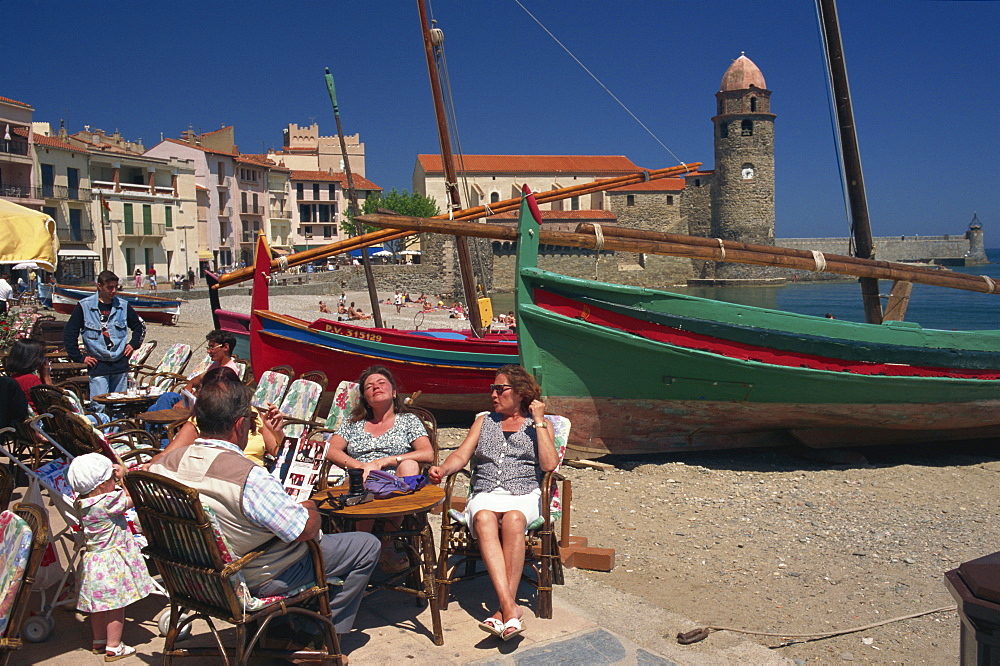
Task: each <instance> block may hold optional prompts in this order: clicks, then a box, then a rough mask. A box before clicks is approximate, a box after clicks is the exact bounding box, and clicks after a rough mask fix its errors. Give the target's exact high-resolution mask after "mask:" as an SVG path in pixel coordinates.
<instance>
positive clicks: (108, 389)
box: [90, 372, 128, 413]
mask: <svg viewBox="0 0 1000 666" xmlns="http://www.w3.org/2000/svg"><path fill="white" fill-rule="evenodd" d="M127 384H128V373H127V372H119V373H118V374H114V375H98V376H96V377H95V376H91V378H90V395H91V396H95V395H103V394H105V393H124V392H125V388H126V386H127ZM93 410H94V411H95V412H98V413H100V412H103V411H104V405H102V404H100V403H97V402H95V403H93Z"/></svg>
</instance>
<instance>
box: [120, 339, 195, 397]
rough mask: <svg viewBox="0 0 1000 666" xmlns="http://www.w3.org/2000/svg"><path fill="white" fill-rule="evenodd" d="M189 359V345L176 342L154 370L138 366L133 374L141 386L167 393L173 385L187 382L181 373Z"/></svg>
mask: <svg viewBox="0 0 1000 666" xmlns="http://www.w3.org/2000/svg"><path fill="white" fill-rule="evenodd" d="M190 358H191V345H189V344H185V343H183V342H177V343H175V344H172V345H170V347H169V348H168V349H167V351H166V352H164V354H163V359H162V360H161V361H160V364H159V365H157V366H156V367H155V368H153V369H152V370H150V368H149V366H146V365H140V366H137V367H136V368H135V371H134V374H135V376H136V379H138V380H139V383H141V384H146V385H148V386H155V387H157V388H161V389H163V390H164V391H169V390H170V389H171V388H172V387H173V386H174V384H177V383H182V382H186V381H187V377H185V376H184V374H183V373H184V368H185V366H187V363H188V360H189V359H190Z"/></svg>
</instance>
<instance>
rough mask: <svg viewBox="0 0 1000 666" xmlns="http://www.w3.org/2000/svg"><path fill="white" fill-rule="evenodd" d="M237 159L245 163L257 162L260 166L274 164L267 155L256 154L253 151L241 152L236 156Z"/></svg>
mask: <svg viewBox="0 0 1000 666" xmlns="http://www.w3.org/2000/svg"><path fill="white" fill-rule="evenodd" d="M236 161H237V162H241V163H244V164H256V165H258V166H271V165H272V164H274V162H272V161H271V160H269V159H268V158H267V155H254V154H251V153H241V154H239V155H237V156H236Z"/></svg>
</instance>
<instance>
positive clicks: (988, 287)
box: [361, 215, 1000, 294]
mask: <svg viewBox="0 0 1000 666" xmlns="http://www.w3.org/2000/svg"><path fill="white" fill-rule="evenodd" d="M361 221H362V222H364V223H365V224H371V225H373V226H378V227H386V228H393V229H405V230H409V231H415V232H426V233H440V234H451V235H465V236H475V237H477V238H492V239H494V240H505V241H516V240H517V230H516V229H514V228H513V227H507V226H500V225H497V224H484V223H480V222H476V223H471V222H462V221H452V220H437V219H427V218H420V217H407V216H403V215H365V216H363V217H362V218H361ZM706 240H710V241H711V243H712V244H711V245H706V244H705V241H706ZM688 241H693V242H688ZM539 243H544V244H546V245H559V246H563V247H580V248H587V249H591V250H595V249H597V238H596V237H595V236H593V235H590V234H582V233H575V232H571V231H547V230H545V229H542V230H541V231H540V233H539ZM735 245H739V246H740V247H739V248H736V247H733V246H735ZM603 249H606V250H615V251H617V252H645V253H647V254H662V255H667V256H673V257H687V258H691V259H705V260H709V261H731V262H734V263H741V264H755V265H759V266H776V267H778V268H790V269H798V270H807V271H815V272H825V273H834V274H838V275H852V276H855V277H866V278H874V279H877V280H905V281H908V282H918V283H920V284H930V285H935V286H939V287H949V288H952V289H963V290H965V291H977V292H981V293H987V294H1000V284H997V283H995V282H993V281H992V280H990V279H989V278H985V277H983V276H977V275H967V274H965V273H956V272H952V271H940V270H931V269H927V268H922V267H919V266H907V265H906V264H897V263H892V262H888V261H875V260H873V259H861V258H859V257H845V256H843V255H837V254H824V255H822V261H823V262H825V268H824V269H823V270H820V271H817V268H822V265H820V266H817V263H818V262H817V258H816V257H815V256H814V255H813V254H812V253H811V252H810V253H808V257H803V256H796V255H795V254H789V253H787V252H783V251H787V250H790V249H791V248H774V247H771V246H767V245H752V244H749V243H741V244H737V243H733V244H730V243H728V242H723V241H721V240H720V239H704V238H693V237H690V236H679V235H678V236H677V240H676V241H673V242H667V241H652V240H642V239H634V238H622V237H617V236H613V235H609V236H605V238H604V245H603ZM775 250H779V251H778V252H776V251H775ZM799 252H803V251H801V250H800V251H799Z"/></svg>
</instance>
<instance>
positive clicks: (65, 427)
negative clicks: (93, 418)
mask: <svg viewBox="0 0 1000 666" xmlns="http://www.w3.org/2000/svg"><path fill="white" fill-rule="evenodd" d="M46 416H49V417H50V419H51V420H50V421H49V422H47V423H44V425H42V426H41V430H44V434H45V435H46V436H47V437H50V438H51V439H53V440H55V441H56V442H58V444H59V446H60V447H62V448H63V449H64V450H66V451H67V452H68V453H69V454H70V455H72V456H73V457H77V456H80V455H83V454H85V453H102V454H104V455H107V456H109V457H111V458H112V459H114V460H116V462H120V463H122V464H123V465H125V466H134V465H139V464H142V463H145V462H148V461H149V460H151V459H152V458H153V456H155V455H156V454H157V453H159V452H160V447H159V446H158V443H157V441H156V438H155V437H153V435H151V434H150V433H148V432H146V431H145V430H143V429H141V428H137V429H133V430H118V431H117V432H108V433H104V432H101V431H100V430H98V429H97V428H96V427H95V426H94V425H93V424H92V423H91V422H90V421H88V420H87V419H86V417H84V416H81V415H80V414H77V413H75V412H73V411H72V410H69V409H66V408H64V407H60V406H58V405H52V406H51V408H50V410H49V413H48V414H43V415H41V416H39V417H36V419H33V421H40V420H42V419H45V417H46ZM35 427H36V430H39V428H38V427H37V426H35Z"/></svg>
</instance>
